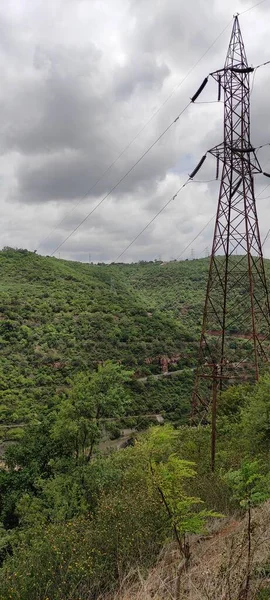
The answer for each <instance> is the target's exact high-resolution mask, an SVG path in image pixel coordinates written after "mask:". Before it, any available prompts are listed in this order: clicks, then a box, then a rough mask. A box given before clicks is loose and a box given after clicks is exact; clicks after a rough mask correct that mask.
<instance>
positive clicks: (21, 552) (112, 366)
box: [0, 249, 270, 600]
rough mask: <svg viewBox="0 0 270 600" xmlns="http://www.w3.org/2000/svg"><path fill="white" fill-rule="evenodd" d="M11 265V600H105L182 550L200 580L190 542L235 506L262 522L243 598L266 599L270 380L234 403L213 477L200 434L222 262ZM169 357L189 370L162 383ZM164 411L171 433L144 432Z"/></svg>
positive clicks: (6, 501)
mask: <svg viewBox="0 0 270 600" xmlns="http://www.w3.org/2000/svg"><path fill="white" fill-rule="evenodd" d="M0 266H1V273H2V295H1V308H0V313H1V314H0V319H1V320H0V328H1V340H0V341H1V347H0V352H1V389H0V393H1V424H2V431H3V436H5V454H4V461H3V463H2V467H1V469H0V523H1V525H0V526H1V530H0V533H1V538H0V540H1V541H0V559H1V568H0V600H8V599H11V600H95V599H97V598H98V597H100V596H101V597H104V594H105V593H107V592H110V591H112V590H113V589H115V588H117V586H118V584H119V582H121V581H123V579H124V577H125V576H126V574H127V573H128V572H129V571H130V569H132V570H133V571H134V569H135V568H136V567H140V568H141V569H146V568H148V567H150V566H151V565H153V564H154V562H155V561H156V559H157V557H158V555H159V553H160V551H161V549H162V547H163V546H164V544H167V543H168V541H170V540H174V541H175V544H176V546H177V551H178V553H179V561H181V564H182V565H183V568H184V569H186V570H187V569H188V568H189V565H190V562H191V561H192V556H191V551H190V545H189V536H190V535H192V534H193V533H197V534H200V533H201V532H202V531H203V530H204V528H205V527H206V526H207V522H208V521H209V519H212V518H218V519H220V518H222V516H221V515H222V514H225V515H228V514H230V513H231V512H235V511H240V514H242V515H243V516H244V515H245V513H246V514H247V528H246V530H245V531H246V534H245V535H246V538H245V539H246V541H245V544H246V545H245V544H244V546H243V548H244V550H243V551H244V552H246V560H245V565H246V566H245V570H244V572H243V577H242V580H241V582H240V584H239V586H240V587H239V590H238V591H237V590H236V589H235V590H234V591H235V600H236V598H255V595H254V594H255V592H254V589H255V588H254V573H255V567H256V569H257V568H258V565H254V563H253V562H252V560H253V558H252V557H253V554H252V551H253V550H252V548H253V547H252V544H253V536H254V532H255V530H256V522H255V520H254V519H253V510H254V507H255V506H256V505H259V504H261V503H263V502H264V501H265V500H266V499H267V498H268V497H269V495H270V474H269V458H270V400H269V399H270V378H269V376H268V375H267V374H266V375H265V376H264V377H263V378H262V379H261V381H260V382H259V383H258V384H256V385H255V386H253V387H252V386H238V387H237V388H230V389H229V390H228V391H227V392H225V393H224V394H223V397H222V402H221V405H220V406H219V410H218V446H217V460H216V472H215V474H212V473H211V472H210V468H209V462H210V461H209V447H210V431H209V427H208V426H198V427H189V426H188V425H187V424H186V415H187V411H188V406H189V397H190V390H191V387H192V379H193V375H192V370H191V368H192V367H193V365H194V363H195V356H196V354H195V353H196V341H197V338H198V332H199V326H200V320H201V309H202V304H203V297H204V289H205V280H206V275H207V260H202V261H185V262H181V263H169V264H167V265H164V266H163V265H162V264H160V263H158V262H157V263H145V264H138V265H111V266H105V265H86V264H85V265H83V264H80V263H70V262H66V261H60V260H57V259H51V258H44V257H40V256H38V255H36V254H32V253H29V252H27V251H15V250H12V249H6V250H4V251H3V252H1V253H0ZM159 357H163V358H164V357H167V358H169V359H173V361H172V362H171V363H169V368H171V369H177V370H181V373H179V374H177V375H174V376H173V377H167V378H163V379H155V378H154V375H155V374H157V373H160V371H161V364H160V361H159ZM147 374H152V375H153V376H151V377H150V378H149V380H148V381H147V382H145V381H139V380H138V378H139V379H140V378H141V377H143V376H144V375H147ZM154 411H164V415H165V417H166V419H167V421H171V424H169V423H167V424H166V423H165V425H164V426H161V427H152V428H150V429H149V430H148V431H145V432H143V433H138V430H139V429H143V428H144V427H145V424H146V421H145V420H143V418H142V417H143V415H144V414H147V413H148V412H154ZM138 414H140V415H142V417H140V418H139V419H138V418H137V417H136V418H135V417H134V415H138ZM127 416H129V419H130V421H129V424H131V425H136V428H137V433H136V435H135V438H134V439H133V444H132V445H131V446H130V447H128V448H125V449H123V450H121V451H119V452H112V453H111V454H109V455H106V456H105V455H103V454H102V452H101V450H100V441H101V440H102V438H103V435H104V431H105V430H107V431H108V432H110V434H111V436H112V437H114V436H116V435H117V428H118V427H119V424H121V423H124V422H125V423H126V421H125V418H126V417H127ZM10 425H12V428H11V429H10ZM8 438H9V439H12V440H13V443H11V444H8V445H6V440H7V439H8ZM15 440H16V441H15ZM14 442H15V443H14ZM269 562H270V556H269V559H268V562H267V561H266V563H264V564H263V565H260V568H261V571H262V573H266V575H265V577H266V576H267V573H268V572H269ZM226 568H227V567H226V566H224V569H226ZM230 569H231V566H230V565H229V566H228V575H226V577H227V579H228V585H231V581H230V572H231V571H230ZM180 575H181V571H179V579H178V584H179V590H178V592H179V594H180V593H181V590H180V587H181V585H180V584H181V577H180ZM178 592H177V594H178ZM258 593H259V592H258ZM252 594H253V595H252ZM256 594H257V592H256ZM260 594H261V592H260ZM265 594H268V591H267V589H266V588H265V589H264V590H263V596H262V595H258V594H257V595H256V598H258V599H259V598H268V597H269V595H265ZM178 597H179V598H180V595H178ZM228 597H229V596H228ZM226 599H227V596H226Z"/></svg>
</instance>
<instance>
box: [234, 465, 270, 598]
mask: <svg viewBox="0 0 270 600" xmlns="http://www.w3.org/2000/svg"><path fill="white" fill-rule="evenodd" d="M226 480H227V482H228V483H229V485H230V486H231V488H232V492H233V496H234V498H235V500H237V502H238V503H239V505H240V507H241V508H243V509H244V510H245V511H246V512H247V539H248V549H247V571H246V581H245V584H244V588H243V594H242V598H243V599H246V598H248V594H249V589H250V577H251V545H252V508H253V507H254V506H258V505H259V504H261V503H262V502H264V501H265V500H266V499H267V498H269V496H270V480H269V474H268V475H264V474H263V473H262V466H261V464H260V462H259V461H258V460H254V461H252V462H249V461H247V460H246V461H244V462H243V463H242V465H241V467H240V469H238V470H237V471H231V472H229V473H227V475H226Z"/></svg>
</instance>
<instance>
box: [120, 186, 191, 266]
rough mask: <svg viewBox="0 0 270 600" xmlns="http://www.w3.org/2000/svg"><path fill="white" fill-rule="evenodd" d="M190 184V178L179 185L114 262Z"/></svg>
mask: <svg viewBox="0 0 270 600" xmlns="http://www.w3.org/2000/svg"><path fill="white" fill-rule="evenodd" d="M189 182H190V178H188V179H187V180H186V181H185V183H183V185H181V187H180V188H179V189H178V190H177V192H176V193H175V194H174V195H173V196H172V197H171V198H170V199H169V200H168V202H166V204H164V205H163V206H162V208H161V209H160V210H159V211H158V212H157V213H156V214H155V215H154V217H153V218H152V219H151V220H150V221H149V222H148V223H147V225H145V227H144V228H143V229H142V230H141V231H140V233H138V235H136V236H135V237H134V238H133V240H132V241H131V242H130V243H129V244H128V245H127V246H126V248H124V250H123V251H122V252H121V253H120V254H118V256H117V258H116V259H115V261H114V262H117V261H118V260H119V258H121V257H122V256H123V254H125V252H126V251H127V250H128V249H129V248H130V247H131V246H133V244H134V243H135V242H136V240H137V239H138V238H139V237H140V236H141V235H142V234H143V233H144V232H145V231H146V229H148V227H149V226H150V225H151V224H152V223H153V222H154V221H155V220H156V219H157V217H158V216H159V215H160V214H161V213H162V212H163V211H164V210H165V208H167V206H169V204H170V203H171V202H172V201H173V200H175V198H176V197H177V196H178V194H179V193H180V192H181V191H182V189H183V188H184V187H185V186H186V185H187V184H188V183H189Z"/></svg>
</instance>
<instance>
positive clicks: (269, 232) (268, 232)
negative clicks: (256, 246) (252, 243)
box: [262, 229, 270, 248]
mask: <svg viewBox="0 0 270 600" xmlns="http://www.w3.org/2000/svg"><path fill="white" fill-rule="evenodd" d="M269 234H270V229H268V231H267V234H266V236H265V238H264V240H263V243H262V248H263V246H264V244H265V242H266V240H267V238H268V236H269Z"/></svg>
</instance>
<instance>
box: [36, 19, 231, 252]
mask: <svg viewBox="0 0 270 600" xmlns="http://www.w3.org/2000/svg"><path fill="white" fill-rule="evenodd" d="M231 21H232V19H230V21H229V22H228V23H227V25H226V26H225V27H224V29H222V31H221V32H220V33H219V34H218V36H217V37H216V38H215V39H214V41H213V42H212V43H211V44H210V46H208V48H207V50H206V51H205V52H204V53H203V54H202V55H201V57H200V58H199V59H198V60H197V62H196V63H195V64H194V65H193V66H192V67H191V68H190V69H189V71H188V72H187V73H186V75H185V76H184V77H183V78H182V79H181V81H180V82H179V83H178V85H177V86H176V87H175V88H174V89H173V90H172V92H171V93H170V94H169V95H168V96H167V97H166V98H165V100H164V101H163V102H162V103H161V104H160V105H159V107H158V108H157V109H156V111H155V112H154V113H153V114H152V115H151V117H150V118H149V119H148V120H147V121H146V122H145V123H144V125H143V126H142V127H141V129H140V130H139V131H138V133H137V134H136V135H135V136H134V137H133V138H132V139H131V141H130V142H129V143H128V144H127V145H126V146H125V147H124V148H123V150H121V152H120V154H118V156H117V157H116V158H115V160H114V161H113V162H112V163H111V164H110V165H109V166H108V167H107V169H105V171H103V172H102V173H101V175H100V177H99V178H98V179H97V180H96V181H95V183H94V184H93V185H92V186H91V187H90V188H89V189H88V190H87V192H86V193H85V194H84V195H83V196H82V197H81V198H80V199H79V200H78V201H77V202H76V203H75V204H74V205H73V206H72V208H71V209H70V210H69V211H68V212H67V213H66V214H65V216H64V218H63V219H61V221H59V222H58V223H57V224H56V225H55V227H54V228H53V229H52V230H51V231H50V233H49V234H48V235H47V236H46V237H45V238H44V239H43V240H42V241H41V242H40V244H39V246H38V247H37V250H38V249H39V248H40V247H41V246H43V245H44V243H45V241H47V239H48V238H49V237H50V236H51V234H52V233H53V232H54V231H55V230H56V229H57V228H58V227H59V226H60V225H62V223H63V222H64V221H65V219H66V217H67V216H68V215H69V214H70V213H71V212H73V210H74V209H75V208H77V206H78V205H79V204H80V203H81V202H82V201H83V200H85V198H87V196H89V194H90V192H91V191H92V190H93V189H95V187H96V186H97V185H98V184H99V183H100V181H102V180H103V179H104V177H105V175H107V173H108V172H109V171H110V170H111V169H112V167H114V165H115V164H116V163H117V162H118V160H119V159H120V158H121V157H122V156H123V154H124V153H125V152H126V151H127V150H128V149H129V148H130V147H131V146H132V144H133V143H134V142H135V141H136V140H137V138H138V137H139V136H140V134H141V133H142V132H143V131H144V130H145V128H146V127H147V126H148V125H149V123H151V121H152V120H153V119H154V118H155V116H156V115H157V114H158V113H159V111H160V110H161V109H162V108H163V107H164V106H165V104H167V102H168V101H169V100H170V99H171V98H172V96H173V95H174V94H175V93H176V92H177V90H178V89H179V88H180V87H181V86H182V85H183V83H184V82H185V81H186V80H187V79H188V77H189V76H190V75H191V73H192V72H193V71H194V69H196V67H197V66H198V65H199V64H200V62H201V61H202V60H203V59H204V57H205V56H206V55H207V54H208V52H209V51H210V50H211V49H212V48H213V46H214V45H215V44H216V42H217V41H218V40H219V38H220V37H221V36H222V35H223V33H224V32H225V31H226V29H227V28H228V27H229V25H230V24H231Z"/></svg>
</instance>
